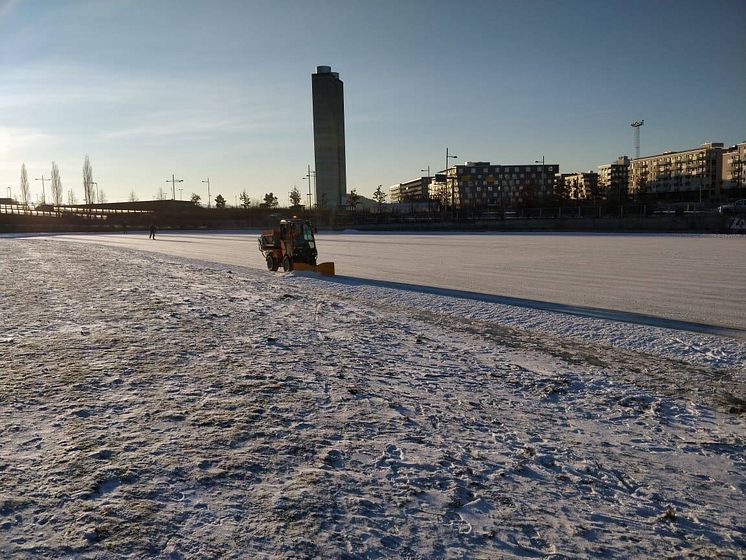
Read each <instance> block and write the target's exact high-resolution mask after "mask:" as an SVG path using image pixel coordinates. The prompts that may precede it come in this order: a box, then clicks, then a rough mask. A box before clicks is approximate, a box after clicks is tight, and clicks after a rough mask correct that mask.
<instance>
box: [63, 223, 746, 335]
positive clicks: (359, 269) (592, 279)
mask: <svg viewBox="0 0 746 560" xmlns="http://www.w3.org/2000/svg"><path fill="white" fill-rule="evenodd" d="M256 237H257V234H256V233H246V232H243V233H238V232H212V233H206V232H184V233H171V232H168V233H159V234H158V239H157V240H156V242H151V241H148V239H147V234H143V232H133V233H130V234H128V235H121V234H110V235H79V236H62V238H65V239H76V240H79V241H87V242H95V243H105V244H111V245H115V246H126V247H132V248H137V249H145V250H153V251H158V252H164V253H168V254H172V255H177V256H182V257H188V258H195V259H205V260H209V261H213V262H221V263H225V264H232V265H246V266H252V267H255V268H258V269H264V268H265V264H264V260H263V258H262V256H261V254H260V253H259V251H258V250H257V245H256ZM318 246H319V259H320V260H322V261H333V262H335V264H336V270H337V274H340V275H344V276H349V277H352V278H358V279H372V280H382V281H389V282H400V283H405V284H411V285H413V286H418V287H419V286H429V287H438V288H445V289H453V290H463V291H469V292H473V293H474V294H476V295H490V296H500V297H505V298H520V299H523V300H526V301H524V302H517V303H519V304H520V305H522V306H525V305H533V306H537V305H538V306H541V305H542V304H545V303H553V304H559V305H564V306H569V307H572V308H574V309H575V311H576V312H582V311H583V310H584V309H585V308H592V309H594V310H603V311H605V312H607V313H614V312H617V313H618V315H619V316H620V317H622V318H623V319H630V317H629V315H636V316H635V317H632V318H631V320H632V321H634V322H637V321H639V320H640V319H643V318H648V319H650V320H651V321H652V320H655V319H662V320H668V321H671V322H689V323H696V324H701V325H702V326H709V327H714V328H717V327H721V328H723V329H724V330H725V329H732V332H731V333H730V334H732V335H733V334H735V335H737V336H740V337H741V338H744V339H746V282H745V281H744V278H746V237H744V236H725V235H683V234H587V233H586V234H579V233H577V234H573V233H557V234H551V233H550V234H546V233H536V234H532V233H520V234H516V233H485V234H475V233H468V234H462V233H450V234H449V233H437V234H406V233H372V234H371V233H357V234H323V233H322V234H319V236H318Z"/></svg>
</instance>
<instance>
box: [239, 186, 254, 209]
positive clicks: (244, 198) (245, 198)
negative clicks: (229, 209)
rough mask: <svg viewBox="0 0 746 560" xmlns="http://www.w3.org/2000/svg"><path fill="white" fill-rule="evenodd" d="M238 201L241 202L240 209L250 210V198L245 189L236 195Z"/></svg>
mask: <svg viewBox="0 0 746 560" xmlns="http://www.w3.org/2000/svg"><path fill="white" fill-rule="evenodd" d="M238 199H239V200H240V201H241V207H242V208H247V209H248V208H251V198H249V195H248V193H247V192H246V189H244V190H243V192H242V193H241V194H239V195H238Z"/></svg>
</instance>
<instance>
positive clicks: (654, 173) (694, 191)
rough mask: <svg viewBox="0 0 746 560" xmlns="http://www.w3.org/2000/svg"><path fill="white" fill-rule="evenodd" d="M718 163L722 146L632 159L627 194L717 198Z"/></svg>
mask: <svg viewBox="0 0 746 560" xmlns="http://www.w3.org/2000/svg"><path fill="white" fill-rule="evenodd" d="M722 163H723V143H722V142H711V143H708V144H702V145H701V146H700V147H699V148H693V149H691V150H681V151H678V152H664V153H662V154H656V155H653V156H645V157H641V158H636V159H633V160H632V161H631V162H630V164H629V190H630V192H631V193H632V194H634V195H636V196H637V195H641V194H651V195H655V196H656V197H657V198H660V199H668V200H682V201H683V200H707V199H712V198H719V196H720V181H721V176H722V174H721V169H722Z"/></svg>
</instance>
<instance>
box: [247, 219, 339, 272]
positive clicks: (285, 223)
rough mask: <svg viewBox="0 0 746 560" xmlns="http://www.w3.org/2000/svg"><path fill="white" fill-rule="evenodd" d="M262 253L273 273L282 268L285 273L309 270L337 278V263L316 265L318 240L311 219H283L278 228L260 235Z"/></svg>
mask: <svg viewBox="0 0 746 560" xmlns="http://www.w3.org/2000/svg"><path fill="white" fill-rule="evenodd" d="M259 251H261V253H262V255H263V256H264V259H265V260H266V262H267V269H269V270H271V271H273V272H274V271H276V270H277V269H278V268H280V266H282V269H283V270H284V271H285V272H290V271H291V270H307V271H311V272H319V273H321V274H324V275H326V276H332V275H334V263H331V262H325V263H321V264H317V263H316V258H317V256H318V251H317V250H316V238H315V237H314V228H313V227H312V226H311V222H309V221H308V220H302V219H299V218H293V219H291V220H280V223H279V225H278V226H277V227H274V228H272V229H270V230H265V231H263V232H262V233H261V235H260V236H259Z"/></svg>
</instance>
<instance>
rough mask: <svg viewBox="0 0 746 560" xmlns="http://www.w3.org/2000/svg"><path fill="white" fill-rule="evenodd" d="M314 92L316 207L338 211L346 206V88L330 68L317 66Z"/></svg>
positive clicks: (313, 86)
mask: <svg viewBox="0 0 746 560" xmlns="http://www.w3.org/2000/svg"><path fill="white" fill-rule="evenodd" d="M311 89H312V90H313V147H314V154H315V159H316V204H319V205H321V206H325V207H327V208H336V207H337V206H343V205H344V204H345V202H346V201H345V198H346V195H347V171H346V167H345V109H344V88H343V84H342V80H340V79H339V74H338V73H337V72H332V69H331V67H330V66H318V67H316V73H315V74H312V75H311Z"/></svg>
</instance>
